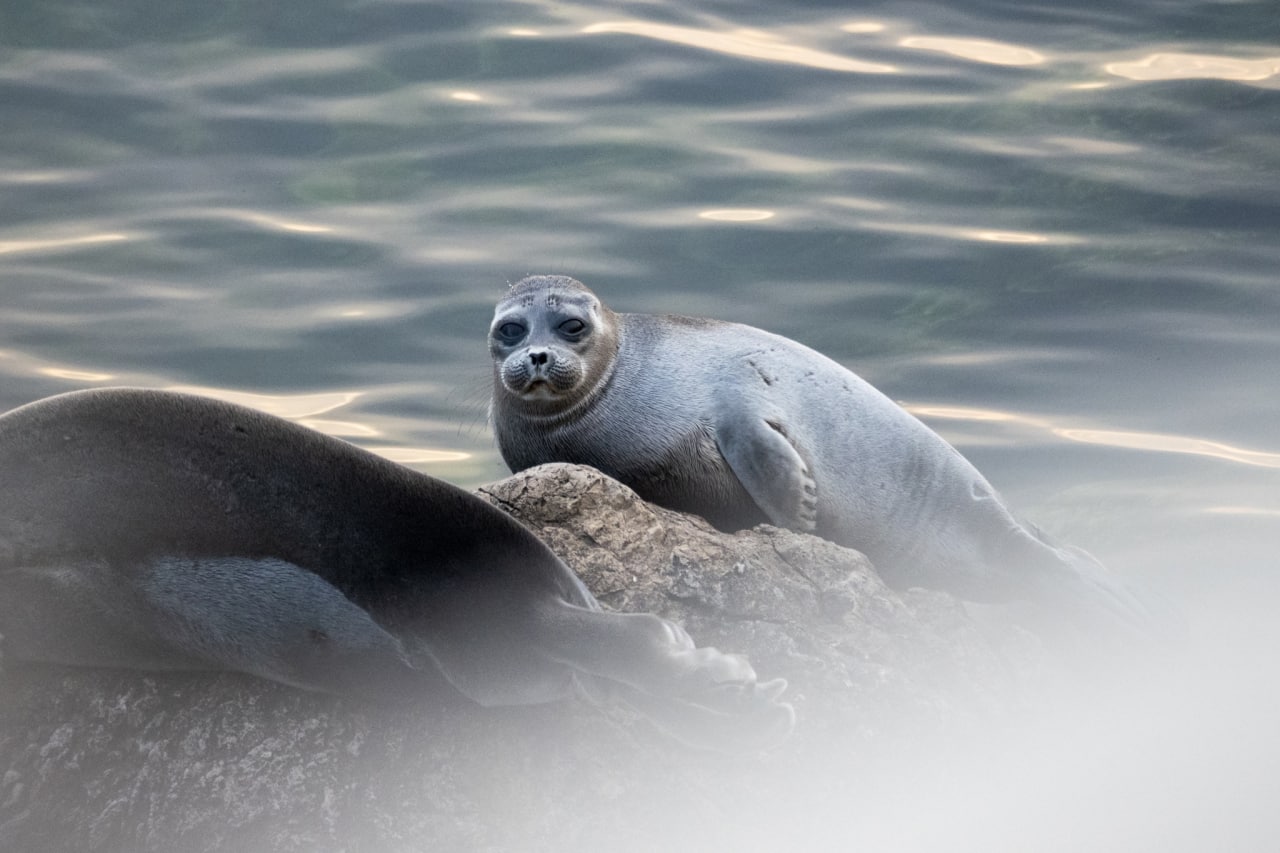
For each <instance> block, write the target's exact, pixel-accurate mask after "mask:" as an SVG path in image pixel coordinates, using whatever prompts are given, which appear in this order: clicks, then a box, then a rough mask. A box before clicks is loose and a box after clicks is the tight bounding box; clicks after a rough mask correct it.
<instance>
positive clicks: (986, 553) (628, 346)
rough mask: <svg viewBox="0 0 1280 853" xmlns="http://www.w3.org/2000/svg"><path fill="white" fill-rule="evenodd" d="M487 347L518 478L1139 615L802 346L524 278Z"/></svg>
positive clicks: (500, 420) (558, 279)
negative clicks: (576, 467) (588, 484)
mask: <svg viewBox="0 0 1280 853" xmlns="http://www.w3.org/2000/svg"><path fill="white" fill-rule="evenodd" d="M489 345H490V352H491V355H492V357H493V363H494V385H493V388H494V390H493V399H492V404H491V420H492V424H493V428H494V432H495V434H496V436H497V440H498V445H499V447H500V449H501V452H502V456H503V458H504V460H505V461H506V462H507V464H508V465H509V466H510V467H511V468H512V470H517V471H518V470H522V469H524V468H527V467H529V466H532V465H536V464H540V463H544V462H550V461H565V462H577V463H582V464H587V465H592V466H595V467H597V468H599V469H600V470H601V471H603V472H605V473H607V474H609V475H610V476H612V477H615V478H616V479H618V480H620V481H622V482H623V483H626V484H627V485H629V486H631V487H632V488H633V489H635V490H636V491H637V492H638V493H639V494H640V495H641V496H642V497H645V498H647V499H649V500H652V501H654V502H656V503H660V504H664V505H667V506H669V507H672V508H675V509H679V510H683V511H688V512H693V513H697V514H699V515H702V516H704V517H705V518H707V519H708V520H709V521H711V522H712V523H713V524H715V525H716V526H718V527H720V528H722V529H727V530H733V529H739V528H744V527H748V526H751V525H753V524H756V523H759V522H769V523H772V524H774V525H777V526H780V527H786V528H790V529H793V530H799V531H805V532H813V533H816V534H817V535H819V536H822V537H824V538H826V539H829V540H832V541H834V542H836V543H839V544H841V545H846V546H849V547H853V548H857V549H858V550H861V551H863V552H864V553H866V554H867V555H868V556H869V557H870V558H871V560H872V562H873V563H874V564H875V565H876V566H877V568H878V569H879V570H880V571H881V573H882V574H883V575H884V576H885V577H886V579H887V580H889V581H890V582H891V583H893V584H895V585H898V586H902V587H905V586H911V585H925V586H933V587H939V588H943V589H947V590H950V591H952V592H955V593H957V594H960V595H962V596H964V597H967V598H970V599H976V600H1005V599H1010V598H1025V599H1034V598H1037V597H1040V596H1041V595H1042V594H1046V593H1048V591H1050V590H1052V593H1049V594H1057V595H1061V594H1063V593H1064V592H1066V593H1067V594H1068V595H1077V594H1078V595H1079V596H1081V597H1082V598H1086V599H1091V600H1097V601H1101V602H1103V606H1104V607H1106V608H1110V609H1113V610H1115V611H1116V612H1120V613H1124V612H1127V611H1137V610H1141V609H1142V608H1141V605H1139V604H1138V603H1137V601H1136V599H1133V598H1132V596H1131V595H1130V594H1129V593H1128V592H1127V590H1125V589H1124V588H1123V586H1122V585H1121V584H1119V583H1117V582H1115V581H1114V580H1113V579H1112V578H1110V576H1109V575H1108V574H1107V573H1106V571H1105V570H1104V569H1103V568H1102V567H1101V566H1100V565H1098V564H1097V562H1096V561H1095V560H1093V559H1092V558H1091V557H1089V556H1088V555H1087V554H1085V553H1084V552H1083V551H1080V550H1079V549H1073V548H1068V547H1061V546H1058V545H1056V544H1055V543H1053V542H1051V541H1050V540H1049V539H1048V537H1047V536H1045V535H1044V534H1043V533H1042V532H1041V531H1040V530H1038V529H1037V528H1035V527H1034V526H1032V525H1030V524H1027V523H1025V522H1023V521H1021V520H1020V519H1018V518H1017V517H1016V516H1015V515H1014V514H1013V513H1012V512H1011V511H1010V510H1009V509H1008V507H1007V506H1006V505H1005V503H1004V502H1003V500H1002V499H1001V498H1000V496H999V495H998V494H997V493H996V491H995V489H993V488H992V486H991V484H990V483H988V482H987V480H986V479H985V478H984V477H983V476H982V475H981V474H980V473H979V472H978V471H977V470H976V469H975V468H974V467H973V466H972V465H971V464H970V463H969V462H968V461H967V460H966V459H965V458H964V457H963V456H961V455H960V453H959V452H957V451H956V450H955V449H954V448H953V447H951V446H950V445H949V444H947V443H946V442H945V441H944V440H943V439H942V438H941V437H940V436H938V435H937V434H936V433H934V432H933V431H932V430H930V429H929V428H928V427H926V426H925V425H924V424H923V423H921V422H920V421H918V420H917V419H916V418H914V417H913V416H911V415H910V414H909V413H907V412H906V411H905V410H903V409H902V408H901V407H900V406H898V405H897V404H895V403H894V402H893V401H892V400H890V399H889V398H888V397H886V396H885V395H884V394H882V393H880V392H879V391H878V390H876V389H875V388H874V387H872V386H871V385H870V384H868V383H867V382H866V381H864V380H863V379H861V378H860V377H858V376H856V375H855V374H853V373H852V372H850V371H849V370H847V369H845V368H844V367H842V366H840V365H839V364H837V363H836V362H834V361H832V360H831V359H829V358H827V357H825V356H823V355H821V354H819V353H817V352H815V351H814V350H812V349H809V348H808V347H805V346H803V345H801V344H799V343H796V342H795V341H792V340H789V339H787V338H783V337H780V336H778V335H774V334H771V333H769V332H765V331H762V330H760V329H756V328H752V327H749V326H743V325H738V324H734V323H725V322H719V321H715V320H708V319H701V318H691V317H681V316H672V315H662V316H658V315H646V314H621V313H615V312H613V311H611V310H610V309H609V308H608V307H607V306H605V305H604V304H603V303H601V301H600V300H599V299H598V298H597V297H596V296H595V294H593V293H592V292H591V291H590V290H589V289H588V288H587V287H586V286H584V285H583V284H581V283H580V282H578V281H576V280H574V279H571V278H567V277H564V276H533V277H530V278H526V279H524V280H522V281H520V282H517V283H516V284H515V285H514V286H513V287H512V288H511V291H510V292H509V293H508V294H507V296H506V297H505V298H503V299H502V300H501V301H500V302H499V303H498V305H497V308H496V311H495V315H494V320H493V323H492V326H491V329H490V337H489Z"/></svg>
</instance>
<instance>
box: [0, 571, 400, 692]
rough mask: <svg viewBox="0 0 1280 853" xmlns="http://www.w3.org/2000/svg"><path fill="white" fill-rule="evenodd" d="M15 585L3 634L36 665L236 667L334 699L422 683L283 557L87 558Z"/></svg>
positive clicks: (11, 582)
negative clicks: (113, 560)
mask: <svg viewBox="0 0 1280 853" xmlns="http://www.w3.org/2000/svg"><path fill="white" fill-rule="evenodd" d="M4 582H5V597H4V603H3V605H0V626H2V630H3V631H4V633H5V634H7V635H8V639H9V641H10V642H11V643H13V644H16V647H17V648H18V649H19V656H20V657H23V658H26V659H30V660H38V661H44V662H47V663H61V664H68V665H73V666H108V667H128V668H137V669H154V670H200V669H230V670H235V671H239V672H245V673H249V674H251V675H256V676H259V677H262V678H267V679H270V680H272V681H279V682H282V683H285V684H289V685H292V686H295V687H300V688H303V689H306V690H315V691H319V692H326V693H356V692H359V691H361V690H364V689H366V688H371V687H372V688H379V689H381V688H387V687H392V686H395V685H396V684H397V683H402V682H408V681H409V680H411V679H420V678H421V674H420V673H419V672H418V671H417V670H415V669H414V667H412V666H411V665H410V663H409V662H408V660H407V658H406V657H405V654H404V651H403V649H402V648H401V646H400V642H399V641H398V640H396V639H395V638H394V637H392V636H391V635H390V634H389V633H387V632H386V631H385V630H384V629H383V628H382V627H381V626H379V625H378V624H377V623H376V622H375V621H374V620H373V619H372V618H371V617H370V616H369V614H368V613H367V612H365V611H364V610H363V609H361V608H360V607H358V606H356V605H355V604H353V603H352V602H351V601H350V600H348V599H347V598H346V597H345V596H344V595H343V594H342V593H341V592H339V591H338V590H337V589H336V588H335V587H333V586H332V585H330V584H329V583H328V582H326V581H325V580H324V579H323V578H321V577H319V576H318V575H316V574H314V573H313V572H310V571H307V570H306V569H303V568H300V567H298V566H296V565H293V564H292V563H288V562H286V561H284V560H278V559H272V558H250V557H235V556H232V557H203V558H191V557H158V558H153V559H150V560H146V561H143V562H141V563H138V564H129V565H114V564H112V563H110V562H108V561H106V560H85V561H81V562H76V563H69V564H66V565H58V566H47V567H24V568H18V569H12V570H9V571H7V572H5V577H4Z"/></svg>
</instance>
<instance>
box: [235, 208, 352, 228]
mask: <svg viewBox="0 0 1280 853" xmlns="http://www.w3.org/2000/svg"><path fill="white" fill-rule="evenodd" d="M216 212H217V213H221V214H222V215H224V216H226V217H228V218H230V219H235V220H238V221H240V222H246V223H248V224H250V225H257V226H259V227H261V228H267V229H269V230H272V231H288V232H290V233H294V234H329V233H332V232H333V229H332V228H330V227H329V226H328V225H317V224H315V223H311V222H302V221H300V220H297V219H285V218H284V217H282V216H272V215H271V214H268V213H261V212H259V211H256V210H236V209H224V210H219V211H216Z"/></svg>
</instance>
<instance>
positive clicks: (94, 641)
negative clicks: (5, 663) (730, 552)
mask: <svg viewBox="0 0 1280 853" xmlns="http://www.w3.org/2000/svg"><path fill="white" fill-rule="evenodd" d="M0 585H2V586H3V590H2V591H0V634H2V635H3V637H4V643H5V653H6V655H7V656H9V657H10V658H12V659H25V660H33V661H44V662H52V663H61V664H71V665H86V666H115V667H127V668H129V667H131V668H142V669H230V670H237V671H241V672H247V673H251V674H253V675H257V676H260V677H263V678H269V679H273V680H276V681H281V682H284V683H286V684H291V685H295V686H298V687H302V688H305V689H310V690H320V691H327V692H335V693H354V694H357V695H365V694H367V693H368V692H369V691H371V690H373V691H396V690H401V689H410V690H417V689H421V688H423V687H427V688H429V687H439V688H450V687H451V688H452V689H456V690H457V691H459V692H461V693H462V694H463V695H465V696H466V697H468V698H470V699H472V700H474V701H476V702H479V703H481V704H484V705H514V704H525V703H530V702H544V701H549V700H553V699H558V698H561V697H563V696H566V695H569V694H572V693H573V692H574V691H575V690H577V689H581V690H582V691H583V692H585V693H586V694H587V695H588V696H591V697H599V698H606V699H618V700H621V701H624V702H627V703H629V704H631V705H633V706H635V707H636V708H638V709H640V710H641V711H642V712H644V713H646V714H647V715H649V716H650V718H652V719H654V720H655V721H656V722H658V723H659V725H661V726H662V727H663V728H665V729H666V730H667V731H669V732H670V733H672V734H674V735H675V736H677V737H679V738H681V739H683V740H685V741H686V742H689V743H692V744H695V745H699V746H707V747H714V748H723V749H737V748H754V747H759V746H766V745H769V744H772V743H776V742H777V741H778V740H780V739H782V738H784V737H786V735H787V733H788V732H789V731H790V729H791V725H792V722H793V713H792V710H791V708H790V707H789V706H787V705H785V704H782V703H780V702H779V701H778V696H779V694H780V693H781V692H782V690H783V689H784V688H785V682H782V681H781V680H775V681H771V682H767V683H758V682H757V679H756V675H755V672H754V671H753V670H752V668H751V666H750V664H748V663H747V662H746V661H745V660H744V659H742V658H740V657H737V656H734V655H725V654H721V653H719V652H717V651H716V650H714V649H711V648H697V647H695V645H694V643H693V641H692V640H691V639H690V638H689V636H688V635H687V634H686V633H685V632H684V631H683V630H682V629H681V628H680V627H679V626H677V625H675V624H674V623H671V622H668V621H666V620H664V619H660V618H658V617H657V616H653V615H651V614H643V613H612V612H608V611H605V610H603V609H602V608H601V607H600V605H599V604H598V603H597V602H596V600H595V599H594V598H593V597H592V596H591V593H590V592H589V591H588V590H587V589H586V587H585V586H583V584H582V583H581V581H579V579H578V578H577V577H576V576H575V575H574V574H573V572H572V571H570V570H569V568H568V567H567V566H565V565H564V563H562V562H561V561H560V560H559V559H558V558H557V557H555V555H554V554H552V553H551V551H550V550H548V549H547V547H546V546H545V545H543V543H542V542H541V541H540V540H538V539H537V538H536V537H535V536H534V535H533V534H532V533H530V532H529V531H528V530H527V529H525V528H524V527H522V526H521V525H520V524H519V523H518V522H516V521H515V520H514V519H512V518H511V517H509V516H508V515H506V514H505V513H503V512H502V511H500V510H498V509H496V508H495V507H493V506H490V505H489V504H488V503H486V502H485V501H483V500H481V499H479V498H477V497H475V496H473V495H470V494H468V493H466V492H464V491H462V490H460V489H457V488H455V487H453V486H450V485H449V484H447V483H443V482H441V481H439V480H435V479H433V478H431V477H428V476H426V475H425V474H420V473H417V472H415V471H412V470H409V469H407V468H403V467H401V466H398V465H395V464H393V463H391V462H389V461H387V460H385V459H382V458H380V457H377V456H375V455H373V454H371V453H367V452H365V451H363V450H360V449H358V448H356V447H354V446H352V445H349V444H347V443H346V442H343V441H339V440H338V439H334V438H330V437H328V436H324V435H321V434H320V433H317V432H314V431H312V430H310V429H307V428H305V427H302V426H300V425H297V424H293V423H290V422H288V421H285V420H282V419H279V418H275V417H272V416H270V415H266V414H264V413H261V412H257V411H253V410H250V409H246V408H243V407H240V406H235V405H231V404H227V403H223V402H219V401H215V400H210V399H205V398H200V397H193V396H188V395H181V394H173V393H166V392H160V391H143V390H136V389H104V390H95V391H82V392H76V393H72V394H65V395H61V396H58V397H52V398H49V399H46V400H42V401H38V402H36V403H32V404H30V405H27V406H24V407H21V408H19V409H15V410H14V411H12V412H9V413H7V414H4V415H0Z"/></svg>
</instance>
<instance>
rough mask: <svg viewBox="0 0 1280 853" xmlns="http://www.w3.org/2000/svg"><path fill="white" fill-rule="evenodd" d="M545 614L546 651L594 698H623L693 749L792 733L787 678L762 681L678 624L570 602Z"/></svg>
mask: <svg viewBox="0 0 1280 853" xmlns="http://www.w3.org/2000/svg"><path fill="white" fill-rule="evenodd" d="M541 614H542V615H541V619H540V622H541V624H542V625H543V626H544V630H543V632H542V638H543V645H544V649H543V650H544V653H546V654H547V655H548V656H550V657H552V658H553V659H555V660H557V661H559V662H560V663H563V664H565V665H567V666H570V667H572V668H573V669H574V670H576V671H577V672H578V673H579V675H578V678H577V679H576V680H577V681H578V683H579V684H580V685H582V686H583V688H584V690H586V691H587V693H588V694H589V695H592V696H593V697H597V698H598V697H599V694H600V693H604V694H606V696H608V697H611V698H617V699H621V700H622V701H624V702H626V703H627V704H629V705H631V706H632V707H634V708H635V709H636V710H638V711H640V712H641V713H643V714H645V715H646V716H648V717H649V718H650V719H652V720H653V721H654V722H655V723H656V724H657V725H658V726H659V727H661V728H663V729H664V730H666V731H667V732H668V733H670V734H672V735H674V736H675V737H677V738H678V739H680V740H682V741H684V742H685V743H687V744H689V745H691V746H696V747H700V748H704V749H719V750H724V751H742V750H751V749H765V748H768V747H771V746H776V745H777V744H779V743H781V742H782V741H783V740H785V739H786V738H787V737H788V735H790V733H791V729H792V727H793V726H794V723H795V712H794V711H793V710H792V708H791V706H790V705H788V704H786V703H784V702H780V701H779V697H780V696H781V694H782V692H783V691H784V690H785V689H786V682H785V681H784V680H782V679H774V680H772V681H769V682H765V683H759V682H758V681H757V679H756V673H755V670H754V669H752V667H751V664H750V663H748V662H747V660H746V659H745V658H742V657H740V656H738V655H730V654H724V653H722V652H719V651H717V650H716V649H713V648H710V647H702V648H699V647H697V646H695V645H694V642H693V640H692V639H691V638H690V637H689V635H688V634H687V633H686V632H685V631H684V629H683V628H681V627H680V626H679V625H676V624H675V623H674V622H669V621H667V620H666V619H663V618H661V617H659V616H654V615H653V614H650V613H616V612H612V611H605V610H594V609H590V608H586V607H581V606H578V605H575V604H570V603H568V602H558V603H557V604H556V605H555V606H554V607H550V608H546V609H543V610H542V611H541ZM584 676H585V677H584Z"/></svg>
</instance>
